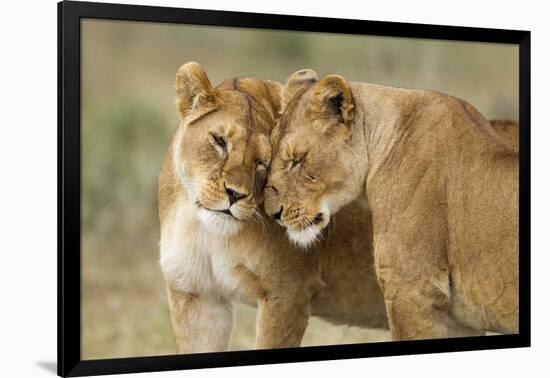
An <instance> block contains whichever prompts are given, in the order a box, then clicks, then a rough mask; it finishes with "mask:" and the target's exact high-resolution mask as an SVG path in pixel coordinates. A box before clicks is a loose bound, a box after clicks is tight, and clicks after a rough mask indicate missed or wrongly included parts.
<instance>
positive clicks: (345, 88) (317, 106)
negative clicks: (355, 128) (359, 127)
mask: <svg viewBox="0 0 550 378" xmlns="http://www.w3.org/2000/svg"><path fill="white" fill-rule="evenodd" d="M308 112H309V114H310V116H311V117H312V118H313V119H324V120H333V121H334V122H335V125H344V126H346V127H350V126H351V122H352V121H353V117H354V113H355V104H354V100H353V93H352V92H351V88H350V87H349V85H348V83H347V81H346V80H345V79H344V78H343V77H342V76H339V75H329V76H325V77H324V78H323V79H321V80H320V81H319V82H318V83H317V84H315V87H313V91H312V93H311V97H310V102H309V107H308Z"/></svg>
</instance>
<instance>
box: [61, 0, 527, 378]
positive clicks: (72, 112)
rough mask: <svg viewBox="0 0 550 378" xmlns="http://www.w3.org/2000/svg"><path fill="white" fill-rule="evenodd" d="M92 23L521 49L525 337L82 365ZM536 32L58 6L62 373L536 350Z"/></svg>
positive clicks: (98, 5)
mask: <svg viewBox="0 0 550 378" xmlns="http://www.w3.org/2000/svg"><path fill="white" fill-rule="evenodd" d="M83 18H91V19H111V20H133V21H150V22H163V23H177V24H194V25H213V26H214V25H215V26H232V27H240V28H261V29H276V30H291V31H310V32H330V33H345V34H358V35H376V36H392V37H409V38H429V39H445V40H458V41H472V42H495V43H506V44H515V45H518V46H519V78H520V85H519V98H520V106H519V121H520V124H521V128H520V172H519V173H520V191H519V203H520V208H519V210H520V212H519V218H520V230H519V242H520V256H519V259H520V297H519V300H520V314H519V315H520V317H519V320H520V324H519V334H515V335H499V336H492V337H468V338H456V339H438V340H417V341H396V342H385V343H369V344H353V345H331V346H316V347H302V348H292V349H273V350H248V351H234V352H223V353H201V354H192V355H168V356H156V357H136V358H116V359H101V360H82V359H81V355H80V345H81V340H80V336H81V302H80V298H81V293H80V282H81V281H80V280H81V272H80V264H81V257H80V246H81V244H80V237H81V228H80V21H81V19H83ZM530 111H531V100H530V32H529V31H520V30H499V29H486V28H470V27H458V26H439V25H425V24H411V23H395V22H380V21H360V20H344V19H333V18H317V17H302V16H284V15H270V14H255V13H242V12H226V11H212V10H196V9H182V8H168V7H156V6H135V5H121V4H106V3H91V2H90V3H89V2H72V1H63V2H60V3H58V340H57V343H58V374H59V375H60V376H82V375H99V374H116V373H132V372H150V371H166V370H176V369H197V368H208V367H222V366H238V365H256V364H272V363H283V362H284V363H288V362H300V361H317V360H337V359H349V358H363V357H378V356H390V355H408V354H421V353H440V352H453V351H469V350H483V349H499V348H517V347H528V346H530V340H531V323H530V317H531V311H530V301H531V299H530V244H531V243H530V120H531V117H530Z"/></svg>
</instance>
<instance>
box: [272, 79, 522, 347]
mask: <svg viewBox="0 0 550 378" xmlns="http://www.w3.org/2000/svg"><path fill="white" fill-rule="evenodd" d="M285 90H286V92H287V93H289V96H288V97H287V99H286V100H285V101H284V102H285V104H284V109H283V115H282V117H281V119H280V120H279V125H278V127H277V128H276V129H275V130H274V132H273V135H272V144H273V158H272V165H271V171H270V174H269V178H268V184H267V186H266V188H265V199H264V201H265V202H264V205H265V210H266V212H267V214H270V215H271V216H273V217H274V218H276V219H278V221H279V222H280V223H281V224H283V225H284V226H285V227H286V228H287V233H288V236H289V237H290V239H291V240H294V241H295V242H296V243H298V244H300V245H302V246H311V245H312V244H313V243H314V240H315V236H316V235H317V234H319V233H320V232H321V230H322V229H323V228H324V227H325V226H327V224H329V220H330V218H331V217H334V216H335V215H336V214H339V210H340V209H341V208H342V207H343V206H345V205H347V204H349V203H350V202H351V201H354V200H362V201H363V202H364V203H365V204H367V205H368V206H369V207H370V209H371V210H372V219H373V227H374V229H373V234H374V255H375V267H376V273H377V275H378V279H379V283H380V285H381V287H382V290H383V292H384V300H385V304H386V310H387V314H388V319H389V324H390V330H391V333H392V337H393V338H394V339H419V338H437V337H449V336H464V335H476V334H481V332H482V331H484V330H488V331H494V332H499V333H514V332H518V155H517V153H516V152H514V151H513V150H512V148H510V147H509V146H508V144H506V143H505V142H504V141H503V140H501V139H500V137H499V136H498V135H497V133H496V132H495V130H493V128H492V127H491V125H490V124H489V122H488V121H487V120H486V119H485V118H483V116H482V115H481V114H480V113H479V112H478V111H477V110H476V109H475V108H474V107H473V106H472V105H470V104H468V103H466V102H465V101H462V100H459V99H457V98H453V97H451V96H448V95H445V94H441V93H436V92H430V91H422V90H408V89H401V88H391V87H385V86H380V85H373V84H367V83H353V82H351V83H350V82H347V81H346V80H345V79H344V78H342V77H341V76H337V75H329V76H326V77H325V78H323V79H322V80H320V81H319V80H317V75H316V73H315V72H314V71H311V70H301V71H298V72H296V73H295V74H293V75H292V76H291V77H290V78H289V80H288V82H287V84H286V89H285Z"/></svg>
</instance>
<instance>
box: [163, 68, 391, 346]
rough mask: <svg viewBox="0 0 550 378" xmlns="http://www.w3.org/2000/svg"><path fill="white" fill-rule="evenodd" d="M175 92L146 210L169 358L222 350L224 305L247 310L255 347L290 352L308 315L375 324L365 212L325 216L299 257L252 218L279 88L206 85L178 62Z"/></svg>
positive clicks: (375, 290)
mask: <svg viewBox="0 0 550 378" xmlns="http://www.w3.org/2000/svg"><path fill="white" fill-rule="evenodd" d="M176 91H177V100H176V104H177V109H178V112H179V115H180V124H179V126H178V128H177V130H176V132H175V134H174V136H173V139H172V142H171V144H170V147H169V149H168V153H167V155H166V159H165V161H164V165H163V167H162V170H161V173H160V176H159V189H158V205H159V216H160V223H161V240H160V250H161V251H160V252H161V258H160V264H161V268H162V271H163V273H164V277H165V279H166V283H167V289H168V297H169V304H170V313H171V320H172V328H173V332H174V334H175V338H176V344H177V351H178V352H179V353H194V352H209V351H223V350H226V349H227V347H228V342H229V339H230V335H231V330H232V326H233V311H232V302H233V301H235V300H236V301H243V302H245V303H249V304H253V305H255V304H256V303H257V305H258V310H259V311H258V319H257V330H256V347H257V348H275V347H290V346H299V345H300V343H301V340H302V336H303V334H304V331H305V329H306V326H307V322H308V318H309V316H310V314H315V315H320V316H322V317H324V318H325V319H327V320H329V321H332V322H334V323H346V324H352V325H359V326H365V327H384V328H387V318H386V313H385V306H384V301H383V296H382V292H381V290H380V288H379V286H378V283H377V280H376V276H375V274H374V258H373V255H372V252H371V251H372V238H371V234H370V230H371V229H372V228H371V226H370V223H369V222H370V217H369V216H368V210H366V209H362V208H360V207H357V206H353V207H352V208H350V209H349V211H346V212H342V214H341V215H338V216H336V217H335V219H334V222H333V223H332V225H331V228H330V229H327V230H325V232H324V234H323V236H320V237H322V238H323V240H322V242H321V243H319V245H317V246H316V247H315V248H314V250H313V251H308V252H307V253H304V251H302V250H299V249H297V248H295V247H293V246H292V245H291V244H290V243H289V242H288V240H287V238H286V236H285V232H284V229H283V228H282V227H280V226H278V225H277V224H275V222H273V221H271V220H270V219H269V218H267V219H264V216H263V215H262V214H261V213H259V210H258V206H259V205H260V204H261V202H262V200H263V194H262V191H263V187H264V185H265V180H266V178H267V167H268V166H269V164H270V160H271V146H270V143H269V139H268V138H269V135H270V132H271V130H272V128H273V127H274V124H275V120H276V118H277V117H278V114H279V111H280V103H281V84H279V83H276V82H273V81H268V80H259V79H249V78H244V79H232V80H227V81H224V82H223V83H222V84H220V85H219V86H217V87H216V88H213V87H212V86H211V84H210V81H209V80H208V77H207V75H206V73H205V72H204V70H203V69H202V68H201V66H200V65H199V64H197V63H188V64H185V65H183V66H182V67H181V68H180V69H179V71H178V73H177V76H176ZM266 220H267V221H266Z"/></svg>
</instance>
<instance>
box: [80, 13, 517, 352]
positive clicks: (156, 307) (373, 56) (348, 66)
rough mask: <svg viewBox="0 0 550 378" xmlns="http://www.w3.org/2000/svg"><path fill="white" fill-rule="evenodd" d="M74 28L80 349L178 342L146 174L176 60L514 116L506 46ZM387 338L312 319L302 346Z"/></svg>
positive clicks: (511, 53) (152, 185)
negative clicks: (306, 75)
mask: <svg viewBox="0 0 550 378" xmlns="http://www.w3.org/2000/svg"><path fill="white" fill-rule="evenodd" d="M81 38H82V51H81V54H82V56H81V62H82V80H81V84H82V102H81V106H82V115H81V119H82V124H81V130H82V140H81V143H82V165H81V166H82V235H83V238H82V251H81V253H82V267H81V268H82V273H83V274H82V280H83V281H82V309H83V311H82V346H81V354H82V357H83V358H84V359H95V358H113V357H131V356H151V355H162V354H173V353H174V343H173V339H172V334H171V330H170V322H169V314H168V307H167V302H166V295H165V288H164V282H163V279H162V275H161V273H160V270H159V266H158V240H159V225H158V218H157V212H156V180H157V175H158V172H159V169H160V167H161V164H162V160H163V158H164V154H165V151H166V148H167V146H168V143H169V140H170V137H171V134H172V132H173V131H174V129H175V127H176V125H177V122H178V118H177V114H176V111H175V107H174V89H173V82H174V75H175V72H176V70H177V68H178V67H179V66H180V65H181V64H183V63H185V62H187V61H190V60H194V61H197V62H199V63H201V65H203V67H204V68H205V69H206V70H207V72H208V75H209V77H210V79H211V81H212V83H213V84H214V85H215V84H217V83H219V82H220V81H221V80H223V79H224V78H229V77H234V76H256V77H262V78H269V79H273V80H279V81H281V82H284V80H285V79H286V77H287V76H288V75H290V74H291V73H292V72H294V71H296V70H298V69H301V68H313V69H315V70H316V71H317V72H318V73H319V75H320V76H323V75H326V74H330V73H338V74H341V75H343V76H344V77H346V78H347V79H348V80H353V81H368V82H373V83H379V84H384V85H393V86H399V87H409V88H424V89H434V90H438V91H441V92H445V93H449V94H451V95H454V96H457V97H461V98H464V99H466V100H468V101H469V102H470V103H472V104H473V105H474V106H476V107H477V108H478V109H480V110H481V112H482V113H483V114H484V115H485V116H486V117H488V118H513V119H517V116H518V85H519V84H518V83H519V80H518V64H519V61H518V49H517V47H516V46H509V45H498V44H482V43H463V42H448V41H432V40H413V39H399V38H382V37H363V36H349V35H336V34H321V33H295V32H282V31H265V30H256V29H248V30H245V29H228V28H215V27H200V26H183V25H170V24H155V23H142V22H120V21H100V20H83V21H82V35H81ZM75 253H78V251H75ZM254 318H255V309H253V308H249V307H246V306H238V307H237V320H236V327H235V330H234V334H233V338H232V342H231V349H250V348H252V347H253V345H254V325H255V319H254ZM388 338H389V335H388V333H387V332H385V331H379V330H369V329H359V328H355V327H346V326H338V327H337V326H332V325H330V324H328V323H326V322H323V321H322V320H320V319H316V318H312V320H311V322H310V326H309V328H308V330H307V332H306V336H305V339H304V343H303V344H304V345H323V344H341V343H357V342H372V341H382V340H388Z"/></svg>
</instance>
